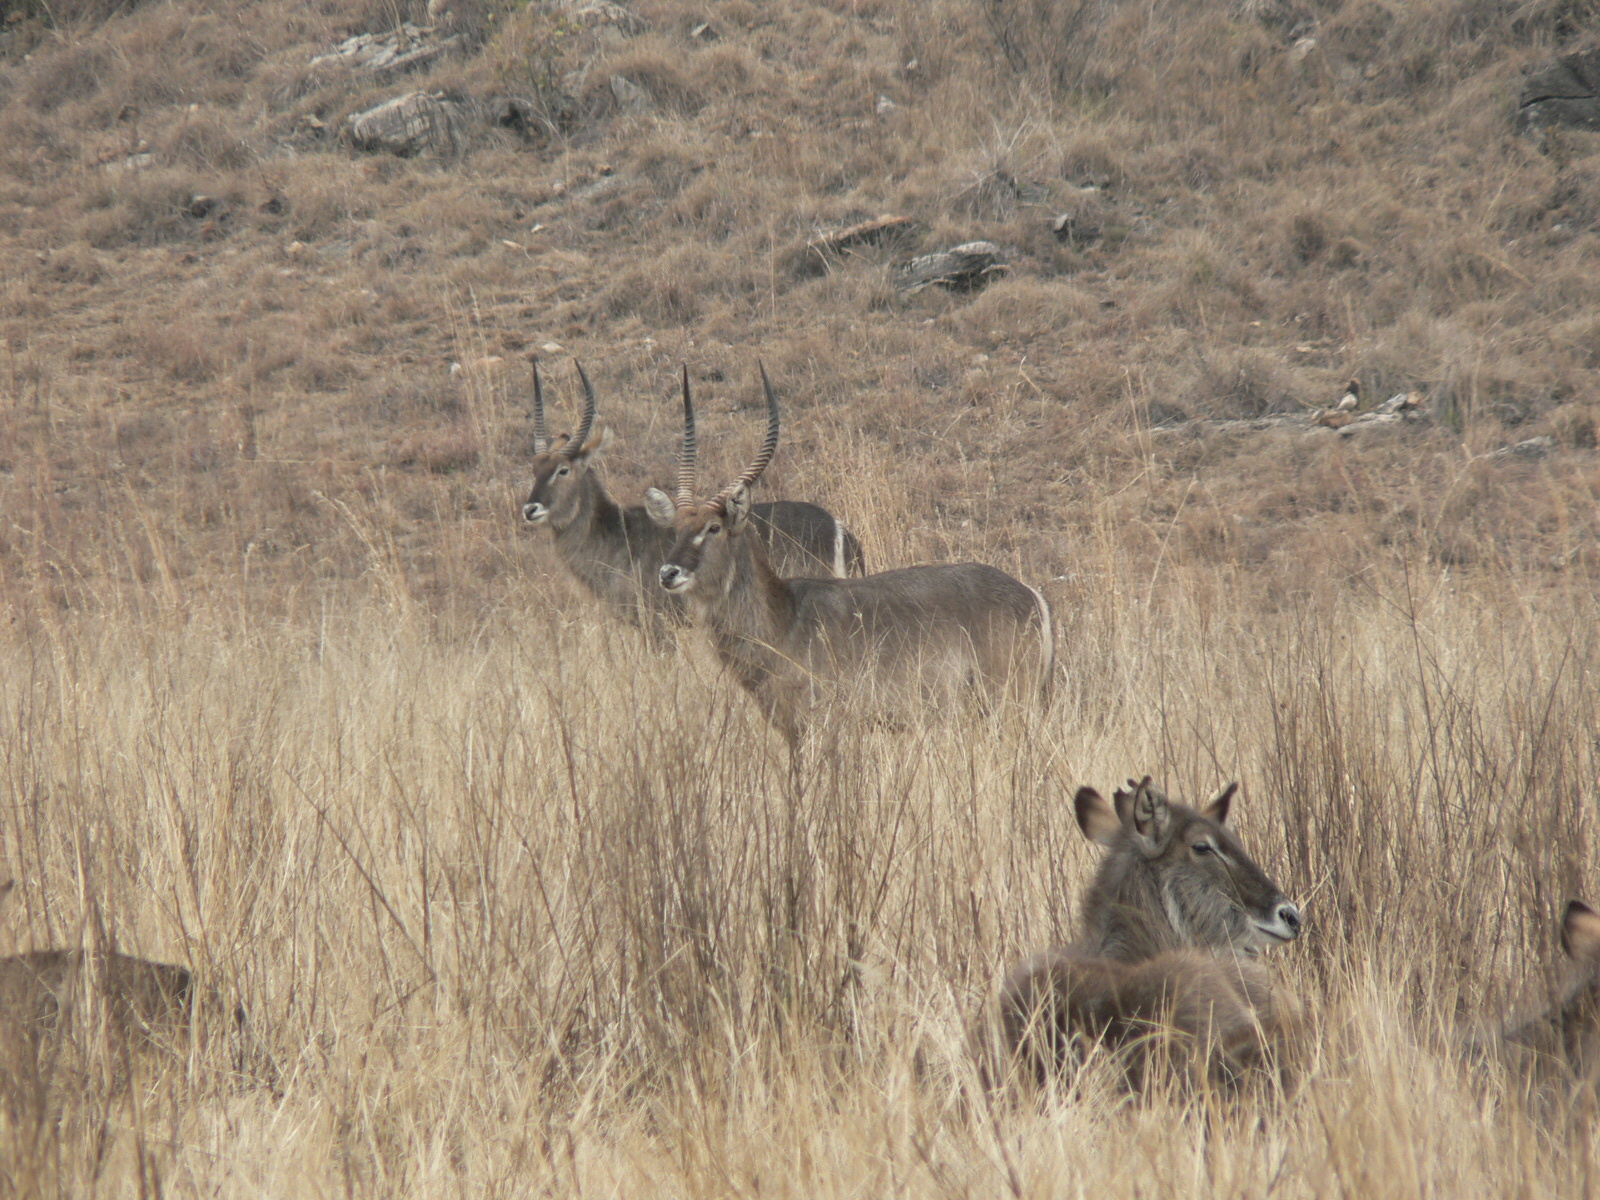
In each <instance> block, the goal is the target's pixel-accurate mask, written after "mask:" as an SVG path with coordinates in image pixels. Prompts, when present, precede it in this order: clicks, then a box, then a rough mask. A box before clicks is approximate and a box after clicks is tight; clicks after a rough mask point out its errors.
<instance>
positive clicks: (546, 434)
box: [533, 358, 550, 454]
mask: <svg viewBox="0 0 1600 1200" xmlns="http://www.w3.org/2000/svg"><path fill="white" fill-rule="evenodd" d="M548 449H550V431H549V430H548V429H547V428H545V423H544V384H543V383H541V382H540V381H539V360H538V359H537V358H536V359H534V360H533V452H534V453H535V454H543V453H544V452H545V451H546V450H548Z"/></svg>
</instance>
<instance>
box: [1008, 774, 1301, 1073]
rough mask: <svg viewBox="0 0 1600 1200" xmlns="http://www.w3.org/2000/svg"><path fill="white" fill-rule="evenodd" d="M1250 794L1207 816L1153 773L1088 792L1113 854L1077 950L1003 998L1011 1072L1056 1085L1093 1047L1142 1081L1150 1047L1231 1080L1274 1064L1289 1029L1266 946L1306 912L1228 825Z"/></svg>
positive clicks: (1094, 830) (1037, 964) (1021, 977)
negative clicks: (1105, 791)
mask: <svg viewBox="0 0 1600 1200" xmlns="http://www.w3.org/2000/svg"><path fill="white" fill-rule="evenodd" d="M1237 786H1238V785H1236V784H1230V785H1229V786H1228V787H1227V789H1226V790H1224V791H1223V792H1222V793H1221V794H1220V795H1218V796H1217V797H1216V798H1215V799H1214V800H1212V801H1211V802H1210V803H1209V804H1208V805H1206V807H1205V808H1203V809H1199V810H1196V809H1193V808H1190V807H1188V806H1187V805H1184V804H1177V803H1174V802H1172V801H1169V800H1168V799H1167V798H1166V796H1164V795H1163V794H1162V793H1161V792H1160V791H1159V790H1157V789H1156V788H1155V787H1154V786H1153V785H1152V784H1151V782H1150V778H1149V777H1148V776H1146V777H1145V778H1144V779H1143V780H1141V781H1139V782H1137V783H1135V782H1134V781H1132V780H1129V787H1130V789H1131V790H1128V791H1118V792H1116V793H1115V800H1114V803H1108V802H1107V801H1106V800H1105V798H1104V797H1102V796H1101V795H1100V793H1099V792H1097V791H1095V790H1094V789H1093V788H1089V787H1085V788H1080V789H1079V790H1078V793H1077V795H1076V796H1075V797H1074V801H1073V807H1074V809H1075V812H1076V816H1077V819H1078V826H1079V828H1080V829H1082V830H1083V833H1084V835H1085V836H1086V837H1088V838H1089V839H1090V840H1091V841H1094V842H1097V843H1098V844H1100V845H1101V846H1104V847H1105V849H1106V856H1105V858H1104V860H1102V862H1101V864H1100V868H1099V871H1098V872H1097V873H1096V875H1095V877H1094V880H1093V882H1091V883H1090V885H1089V888H1088V890H1087V891H1086V892H1085V894H1084V897H1083V903H1082V911H1081V913H1080V923H1081V927H1082V931H1081V934H1080V936H1079V939H1078V941H1077V942H1076V943H1074V944H1073V945H1071V946H1068V947H1065V948H1062V949H1056V950H1049V951H1046V952H1044V953H1042V954H1038V955H1035V956H1034V957H1033V958H1030V959H1028V960H1027V961H1026V962H1023V963H1021V964H1019V965H1018V966H1016V967H1015V968H1013V969H1012V970H1011V972H1010V974H1009V975H1007V977H1006V980H1005V984H1004V986H1003V987H1002V989H1001V994H1000V1031H1001V1034H1002V1038H1003V1044H1004V1050H1005V1052H1006V1055H1007V1056H1008V1058H1009V1060H1010V1062H1011V1063H1012V1064H1014V1065H1015V1066H1017V1067H1020V1068H1021V1069H1023V1070H1024V1071H1025V1073H1026V1074H1028V1075H1030V1076H1032V1077H1033V1078H1034V1079H1036V1080H1038V1081H1041V1082H1042V1081H1043V1080H1044V1079H1045V1078H1046V1077H1047V1076H1048V1075H1049V1074H1051V1073H1052V1072H1054V1071H1058V1070H1060V1069H1062V1068H1063V1067H1065V1066H1067V1065H1068V1064H1069V1063H1070V1062H1072V1061H1074V1060H1075V1059H1078V1058H1080V1057H1081V1055H1082V1054H1083V1053H1084V1052H1085V1051H1086V1050H1088V1049H1089V1048H1090V1047H1092V1046H1094V1045H1097V1044H1098V1045H1103V1046H1105V1047H1107V1048H1108V1049H1111V1050H1113V1051H1115V1052H1117V1053H1119V1054H1120V1055H1121V1056H1122V1065H1123V1066H1124V1069H1125V1070H1126V1071H1127V1072H1128V1077H1129V1079H1130V1081H1131V1082H1132V1083H1134V1084H1135V1085H1138V1084H1139V1083H1140V1082H1142V1080H1143V1078H1144V1076H1145V1069H1146V1066H1147V1060H1148V1059H1149V1057H1150V1051H1152V1050H1156V1049H1159V1050H1160V1051H1161V1052H1164V1053H1166V1054H1168V1055H1170V1056H1171V1057H1172V1058H1173V1059H1175V1060H1179V1061H1186V1062H1187V1063H1188V1064H1189V1065H1190V1066H1191V1068H1192V1069H1193V1070H1194V1071H1195V1072H1196V1073H1201V1074H1208V1075H1209V1076H1210V1077H1211V1078H1213V1079H1215V1080H1229V1079H1233V1078H1235V1077H1237V1076H1238V1075H1239V1074H1240V1073H1241V1072H1242V1071H1244V1070H1246V1069H1248V1068H1251V1067H1254V1066H1258V1065H1261V1064H1262V1063H1263V1061H1264V1060H1265V1059H1267V1058H1268V1057H1269V1054H1270V1051H1271V1049H1272V1047H1273V1046H1274V1044H1275V1043H1276V1041H1277V1040H1278V1037H1279V1034H1280V1033H1281V1025H1280V1019H1279V1014H1278V1011H1277V1006H1276V1004H1275V1003H1274V999H1273V993H1272V985H1271V979H1270V977H1269V976H1268V974H1267V972H1266V970H1265V969H1264V968H1263V967H1262V966H1261V965H1260V963H1258V962H1257V961H1256V955H1257V954H1259V953H1260V952H1261V951H1262V950H1264V949H1266V948H1268V947H1270V946H1276V945H1279V944H1281V943H1284V942H1290V941H1293V940H1294V939H1295V938H1297V937H1299V936H1300V931H1301V928H1302V920H1301V916H1300V910H1299V909H1298V908H1296V907H1295V906H1294V905H1293V904H1291V903H1290V902H1289V901H1288V900H1287V899H1286V898H1285V897H1284V895H1283V893H1282V892H1281V891H1280V890H1279V889H1278V886H1277V885H1276V884H1275V883H1273V882H1272V880H1271V879H1269V878H1268V877H1267V875H1266V873H1265V872H1263V871H1262V870H1261V868H1260V867H1258V866H1257V865H1256V864H1255V863H1254V862H1253V861H1252V860H1251V858H1250V856H1249V855H1248V854H1246V853H1245V852H1244V848H1243V847H1242V846H1240V844H1239V840H1238V839H1237V838H1236V837H1234V836H1233V834H1232V832H1231V831H1230V830H1229V829H1228V828H1227V825H1226V821H1227V818H1228V810H1229V807H1230V806H1231V804H1232V801H1233V795H1234V791H1235V789H1236V787H1237Z"/></svg>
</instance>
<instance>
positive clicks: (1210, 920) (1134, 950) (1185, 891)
mask: <svg viewBox="0 0 1600 1200" xmlns="http://www.w3.org/2000/svg"><path fill="white" fill-rule="evenodd" d="M1238 786H1239V785H1238V784H1236V783H1234V784H1229V785H1228V786H1227V788H1225V789H1224V790H1223V791H1222V792H1221V793H1220V794H1218V795H1217V797H1216V798H1215V799H1213V800H1212V801H1211V802H1210V803H1209V804H1207V805H1206V806H1205V807H1204V808H1202V809H1193V808H1190V807H1189V806H1188V805H1186V804H1178V803H1175V802H1173V801H1170V800H1168V799H1167V798H1166V796H1165V795H1163V794H1162V793H1161V792H1160V791H1159V790H1157V789H1156V788H1155V787H1154V786H1152V784H1151V782H1150V777H1149V776H1148V775H1147V776H1145V778H1144V779H1142V780H1140V781H1139V782H1137V783H1135V782H1134V781H1133V780H1131V779H1130V780H1129V781H1128V788H1129V790H1126V791H1118V792H1116V793H1115V795H1114V798H1113V801H1112V802H1108V801H1107V800H1106V799H1105V798H1104V797H1103V796H1101V795H1100V793H1099V792H1097V791H1095V790H1094V789H1093V788H1090V787H1084V788H1079V789H1078V794H1077V795H1076V796H1075V797H1074V799H1073V807H1074V809H1075V811H1076V814H1077V818H1078V826H1079V828H1081V829H1082V830H1083V832H1084V835H1085V836H1086V837H1088V838H1089V839H1090V840H1091V841H1095V842H1098V843H1099V844H1100V845H1102V846H1104V847H1105V848H1106V851H1107V853H1106V856H1105V859H1104V861H1103V862H1102V863H1101V864H1100V870H1099V872H1098V873H1097V874H1096V876H1095V879H1094V882H1093V883H1092V884H1091V885H1090V887H1089V890H1088V893H1087V895H1086V896H1085V899H1084V906H1083V923H1084V932H1085V937H1086V940H1087V941H1088V942H1089V943H1090V945H1089V950H1090V952H1091V953H1095V954H1103V955H1105V956H1107V957H1110V958H1120V959H1125V960H1129V961H1132V960H1137V959H1141V958H1146V957H1149V956H1151V955H1154V954H1158V953H1160V952H1162V951H1164V950H1172V949H1178V948H1182V947H1195V948H1205V949H1216V950H1230V951H1235V952H1241V953H1244V954H1256V953H1258V952H1259V951H1261V950H1263V949H1266V948H1267V947H1269V946H1274V945H1277V944H1279V943H1281V942H1289V941H1293V940H1294V939H1295V938H1297V937H1299V936H1300V931H1301V928H1302V924H1303V921H1302V918H1301V915H1300V910H1299V909H1298V908H1296V907H1295V906H1294V905H1293V904H1291V903H1290V902H1289V900H1288V899H1287V898H1285V896H1284V894H1283V892H1282V891H1280V890H1279V889H1278V885H1277V884H1275V883H1273V882H1272V880H1271V879H1269V878H1268V877H1267V875H1266V872H1264V871H1263V870H1262V869H1261V868H1260V867H1258V866H1257V865H1256V864H1255V862H1254V861H1253V860H1252V859H1251V858H1250V856H1249V855H1248V854H1246V853H1245V851H1244V847H1243V846H1241V845H1240V844H1239V839H1238V838H1236V837H1234V835H1233V833H1232V831H1231V830H1229V829H1228V827H1227V824H1226V822H1227V819H1228V810H1229V807H1230V806H1231V805H1232V803H1233V797H1234V793H1235V792H1236V791H1237V789H1238Z"/></svg>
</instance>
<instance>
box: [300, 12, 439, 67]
mask: <svg viewBox="0 0 1600 1200" xmlns="http://www.w3.org/2000/svg"><path fill="white" fill-rule="evenodd" d="M461 44H462V43H461V36H460V35H459V34H442V33H440V32H439V30H437V29H436V28H434V27H433V26H428V25H413V24H411V22H409V21H407V22H406V23H404V24H403V25H401V26H400V28H399V29H395V30H391V31H390V32H388V33H363V34H359V35H357V36H356V37H353V38H346V39H345V40H344V41H342V42H340V43H339V44H338V45H337V46H335V47H334V48H333V49H332V50H329V51H328V52H327V53H326V54H319V55H317V56H316V57H315V58H313V59H312V60H311V65H312V66H313V67H320V66H327V65H331V64H340V63H342V64H343V65H345V66H347V67H349V68H350V69H351V70H353V71H359V72H361V73H362V74H364V75H374V76H379V77H383V76H390V75H398V74H400V73H402V72H404V71H414V70H416V69H417V68H418V67H423V66H427V65H428V64H429V63H431V62H433V61H434V60H435V59H438V58H440V57H442V56H443V55H445V54H448V53H450V52H451V51H453V50H455V49H456V48H457V47H459V46H460V45H461Z"/></svg>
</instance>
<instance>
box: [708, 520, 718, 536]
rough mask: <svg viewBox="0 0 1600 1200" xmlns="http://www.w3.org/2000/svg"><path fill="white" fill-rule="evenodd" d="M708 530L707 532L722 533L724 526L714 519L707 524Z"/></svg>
mask: <svg viewBox="0 0 1600 1200" xmlns="http://www.w3.org/2000/svg"><path fill="white" fill-rule="evenodd" d="M706 532H707V533H721V532H722V526H721V525H720V524H719V523H718V522H716V521H713V522H711V524H709V525H707V526H706Z"/></svg>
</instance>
